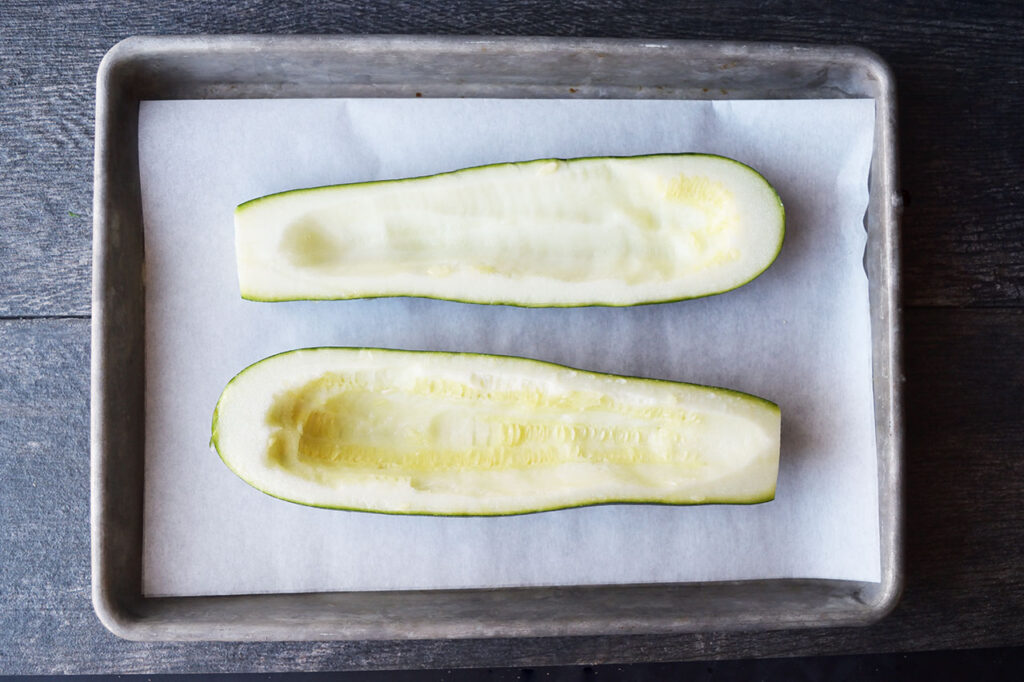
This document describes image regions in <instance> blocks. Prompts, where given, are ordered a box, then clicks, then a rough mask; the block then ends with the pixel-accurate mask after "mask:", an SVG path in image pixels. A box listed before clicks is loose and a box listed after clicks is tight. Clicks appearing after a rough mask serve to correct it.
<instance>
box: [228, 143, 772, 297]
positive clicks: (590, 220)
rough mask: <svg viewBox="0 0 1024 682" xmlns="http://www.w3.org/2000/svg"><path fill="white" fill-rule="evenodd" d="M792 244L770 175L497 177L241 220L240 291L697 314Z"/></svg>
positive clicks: (518, 166)
mask: <svg viewBox="0 0 1024 682" xmlns="http://www.w3.org/2000/svg"><path fill="white" fill-rule="evenodd" d="M784 231H785V216H784V211H783V207H782V202H781V201H780V199H779V196H778V194H777V193H776V192H775V190H774V189H773V188H772V187H771V185H769V184H768V182H767V181H766V180H765V179H764V178H763V177H762V176H761V175H760V174H758V173H757V171H755V170H753V169H752V168H750V167H749V166H745V165H743V164H742V163H739V162H737V161H733V160H731V159H727V158H724V157H721V156H711V155H704V154H662V155H654V156H634V157H592V158H580V159H571V160H559V159H541V160H538V161H528V162H524V163H500V164H494V165H490V166H480V167H477V168H467V169H463V170H459V171H455V172H451V173H442V174H440V175H431V176H427V177H420V178H409V179H403V180H386V181H380V182H364V183H357V184H350V185H334V186H329V187H317V188H312V189H300V190H294V191H290V192H282V193H279V194H272V195H270V196H266V197H262V198H259V199H253V200H252V201H248V202H246V203H244V204H241V205H240V206H238V208H237V209H236V210H235V244H236V256H237V262H238V279H239V286H240V289H241V293H242V297H243V298H246V299H250V300H256V301H284V300H297V299H347V298H366V297H380V296H422V297H427V298H443V299H450V300H455V301H465V302H471V303H504V304H510V305H518V306H584V305H610V306H622V305H635V304H639V303H656V302H663V301H672V300H680V299H687V298H696V297H700V296H708V295H711V294H716V293H722V292H725V291H729V290H731V289H735V288H736V287H739V286H741V285H743V284H745V283H747V282H749V281H750V280H752V279H754V278H755V277H757V276H758V275H759V274H760V273H761V272H763V271H764V270H765V269H766V268H767V267H768V266H769V265H771V263H772V261H774V260H775V257H776V256H777V255H778V253H779V250H780V249H781V247H782V239H783V234H784Z"/></svg>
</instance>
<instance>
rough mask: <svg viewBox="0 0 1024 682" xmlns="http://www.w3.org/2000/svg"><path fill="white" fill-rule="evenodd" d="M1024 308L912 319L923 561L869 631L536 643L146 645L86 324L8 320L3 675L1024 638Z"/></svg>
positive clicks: (917, 549) (917, 528)
mask: <svg viewBox="0 0 1024 682" xmlns="http://www.w3.org/2000/svg"><path fill="white" fill-rule="evenodd" d="M1022 346H1024V311H1021V310H957V309H926V310H911V311H909V312H908V313H907V316H906V347H907V349H908V352H907V364H906V376H907V383H906V396H907V452H906V481H907V483H906V488H907V497H906V499H907V533H906V538H907V550H906V556H907V562H906V563H907V565H906V574H907V578H906V589H905V592H904V597H903V600H902V601H901V603H900V605H899V606H898V607H897V609H896V611H895V612H894V613H893V614H892V615H891V616H889V617H888V618H887V619H885V620H883V621H882V622H881V623H879V624H877V625H875V626H871V627H867V628H843V629H828V630H826V629H821V630H795V631H786V632H767V633H708V634H702V635H693V636H682V637H680V636H671V637H670V636H638V637H575V638H553V639H527V640H470V641H447V642H444V641H440V642H438V641H426V642H369V643H368V642H355V643H347V642H314V643H261V644H224V643H172V644H140V643H133V642H126V641H122V640H119V639H117V638H115V637H114V636H113V635H111V634H109V633H108V632H107V631H106V630H104V629H103V627H102V625H100V623H99V621H98V620H96V618H95V617H94V615H93V613H92V607H91V604H90V589H89V538H88V533H89V522H88V384H89V378H88V350H89V324H88V321H86V320H17V321H13V320H10V321H0V414H2V415H4V424H3V426H2V427H0V471H3V472H4V474H3V476H0V501H2V504H3V509H2V512H0V514H2V518H3V525H2V526H0V543H2V546H3V551H2V552H0V673H21V674H43V673H93V672H107V673H111V672H116V673H128V672H134V673H155V672H196V671H204V672H213V671H221V672H228V671H234V672H238V671H263V672H270V671H285V670H296V669H302V670H336V669H354V668H375V667H392V668H394V667H398V668H402V667H410V666H416V667H424V668H430V667H437V668H443V667H470V666H536V665H543V664H571V663H586V664H593V663H611V662H629V661H673V660H684V659H711V658H746V657H755V656H757V657H767V656H794V655H812V654H818V655H820V654H824V653H829V654H839V653H864V652H882V651H913V650H924V649H942V648H970V647H991V646H1011V645H1018V646H1019V645H1020V644H1021V643H1024V620H1022V619H1021V618H1020V613H1022V612H1024V574H1022V571H1021V566H1022V565H1024V486H1022V484H1021V481H1024V458H1022V457H1021V456H1020V452H1021V444H1022V443H1024V426H1022V425H1024V419H1022V417H1024V414H1022V408H1021V405H1024V356H1022V355H1021V353H1020V348H1021V347H1022Z"/></svg>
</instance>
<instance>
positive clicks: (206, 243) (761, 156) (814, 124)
mask: <svg viewBox="0 0 1024 682" xmlns="http://www.w3.org/2000/svg"><path fill="white" fill-rule="evenodd" d="M873 123H874V109H873V101H872V100H815V101H729V102H681V101H652V100H614V101H608V100H600V101H596V100H480V99H471V100H443V99H439V100H433V99H409V100H404V99H389V100H373V99H354V100H264V101H255V100H236V101H161V102H143V103H142V105H141V110H140V128H139V146H140V149H139V153H140V169H141V175H142V199H143V213H144V220H145V239H146V285H147V288H146V335H147V341H146V343H147V346H146V364H147V369H146V372H147V396H146V434H147V442H146V472H145V480H146V484H145V507H144V548H143V590H144V592H145V594H147V595H149V596H163V595H167V596H171V595H173V596H184V595H205V594H240V593H260V592H296V591H320V590H372V589H413V588H428V589H429V588H455V587H496V586H527V585H566V584H607V583H645V582H680V581H700V580H733V579H754V578H799V577H802V578H842V579H852V580H864V581H874V582H877V581H878V580H879V571H880V569H879V538H878V504H877V475H876V468H875V466H876V465H875V462H876V453H875V448H874V422H873V413H872V405H873V400H872V394H871V363H870V352H871V350H870V349H871V346H870V328H869V313H868V297H867V280H866V277H865V274H864V271H863V266H862V259H863V251H864V242H865V233H864V227H863V215H864V211H865V208H866V206H867V174H868V168H869V164H870V157H871V148H872V134H873ZM670 151H702V152H710V153H718V154H724V155H726V156H731V157H733V158H737V159H739V160H741V161H743V162H745V163H749V164H751V165H752V166H754V167H755V168H758V169H759V170H760V171H761V172H762V173H764V174H765V176H766V177H767V178H768V179H769V180H770V181H771V182H772V183H773V185H775V187H776V188H777V189H778V190H779V192H780V194H781V196H782V198H783V201H784V202H785V204H786V210H787V237H786V243H785V245H784V247H783V251H782V253H781V254H780V256H779V259H778V260H777V262H776V263H775V264H774V265H773V266H772V268H770V269H769V270H768V272H766V273H765V274H764V275H762V276H761V277H760V278H758V279H757V280H755V281H754V282H753V283H751V284H749V285H747V286H745V287H743V288H741V289H739V290H737V291H734V292H730V293H727V294H724V295H720V296H715V297H712V298H708V299H703V300H698V301H687V302H680V303H672V304H663V305H655V306H642V307H636V308H625V309H609V308H585V309H568V310H565V309H550V310H545V309H541V310H524V309H517V308H512V307H503V306H477V305H468V304H458V303H450V302H444V301H428V300H422V299H386V300H373V301H338V302H293V303H275V304H267V303H255V302H248V301H243V300H241V298H240V297H239V295H238V287H237V282H236V279H235V266H234V250H233V231H232V211H233V208H234V206H235V205H236V204H238V203H240V202H242V201H245V200H247V199H250V198H253V197H256V196H260V195H263V194H267V193H270V192H275V191H281V190H284V189H291V188H295V187H302V186H314V185H322V184H329V183H335V182H350V181H361V180H374V179H382V178H390V177H403V176H410V175H421V174H428V173H434V172H440V171H446V170H453V169H456V168H460V167H466V166H472V165H478V164H484V163H492V162H497V161H512V160H525V159H531V158H539V157H548V156H556V157H572V156H587V155H613V154H642V153H656V152H670ZM313 345H354V346H384V347H396V348H410V349H434V350H460V351H474V352H488V353H505V354H514V355H523V356H528V357H536V358H539V359H543V360H550V361H554V362H560V363H563V364H569V365H573V366H577V367H581V368H584V369H590V370H598V371H609V372H617V373H623V374H632V375H639V376H650V377H658V378H668V379H677V380H685V381H693V382H697V383H706V384H712V385H720V386H727V387H730V388H735V389H739V390H744V391H748V392H751V393H755V394H758V395H762V396H764V397H767V398H769V399H771V400H773V401H775V402H777V403H778V404H779V405H780V407H781V408H782V414H783V444H782V465H781V470H780V477H779V486H778V493H777V499H776V500H775V501H774V502H771V503H768V504H763V505H757V506H752V507H728V506H718V507H700V508H685V507H655V506H639V505H630V506H625V505H610V506H604V507H594V508H587V509H577V510H566V511H559V512H551V513H544V514H536V515H529V516H520V517H508V518H465V519H464V518H451V519H444V518H419V517H392V516H381V515H373V514H361V513H352V512H335V511H326V510H319V509H310V508H305V507H300V506H297V505H292V504H289V503H286V502H282V501H279V500H276V499H273V498H270V497H268V496H266V495H263V494H262V493H259V492H258V491H256V490H254V489H252V488H250V487H249V486H247V485H246V484H245V483H244V482H242V481H241V480H239V479H238V478H237V477H235V476H234V474H232V473H231V472H230V471H228V470H227V468H226V467H224V466H223V464H221V462H220V460H219V459H218V458H217V456H216V455H215V454H213V453H212V452H211V451H210V450H209V449H208V441H209V435H210V434H209V426H210V417H211V415H212V411H213V407H214V405H215V403H216V400H217V397H218V396H219V394H220V391H221V389H222V388H223V386H224V385H225V384H226V383H227V381H228V380H230V378H231V377H232V376H233V375H234V374H235V373H236V372H237V371H239V370H240V369H242V368H243V367H245V366H246V365H248V364H250V363H251V362H254V361H256V360H259V359H261V358H263V357H265V356H267V355H270V354H273V353H276V352H280V351H282V350H286V349H290V348H296V347H303V346H313Z"/></svg>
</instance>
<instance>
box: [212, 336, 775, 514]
mask: <svg viewBox="0 0 1024 682" xmlns="http://www.w3.org/2000/svg"><path fill="white" fill-rule="evenodd" d="M779 432H780V413H779V408H778V407H777V406H776V405H774V404H773V403H770V402H768V401H767V400H763V399H761V398H757V397H754V396H751V395H747V394H744V393H738V392H736V391H729V390H725V389H719V388H709V387H704V386H695V385H692V384H683V383H676V382H670V381H660V380H652V379H637V378H628V377H622V376H616V375H610V374H598V373H594V372H586V371H581V370H576V369H571V368H569V367H563V366H561V365H554V364H550V363H546V362H540V361H536V360H526V359H523V358H513V357H504V356H494V355H476V354H468V353H440V352H425V351H420V352H417V351H393V350H381V349H358V348H310V349H303V350H295V351H289V352H286V353H282V354H280V355H274V356H271V357H269V358H267V359H265V360H262V361H260V362H257V363H255V364H253V365H251V366H249V367H248V368H246V369H245V370H243V371H242V372H240V373H239V374H238V375H237V376H235V378H234V379H232V380H231V382H230V383H229V384H228V385H227V387H226V388H225V389H224V391H223V393H222V394H221V397H220V400H219V402H218V403H217V407H216V410H215V412H214V415H213V435H212V441H211V442H212V445H213V446H214V447H215V448H216V450H217V452H218V453H219V454H220V457H221V459H223V461H224V463H225V464H226V465H227V466H228V467H229V468H230V469H231V470H232V471H234V472H235V473H236V474H237V475H238V476H239V477H241V478H242V479H243V480H244V481H246V482H247V483H249V484H250V485H252V486H253V487H255V488H257V489H259V490H262V491H263V492H265V493H267V494H269V495H272V496H274V497H279V498H282V499H285V500H289V501H292V502H297V503H299V504H305V505H311V506H316V507H328V508H334V509H350V510H361V511H373V512H386V513H395V514H432V515H444V516H461V515H480V516H483V515H502V514H523V513H529V512H536V511H545V510H552V509H560V508H565V507H579V506H585V505H592V504H604V503H612V502H644V503H664V504H709V503H742V504H747V503H756V502H765V501H768V500H771V499H773V498H774V495H775V481H776V476H777V473H778V465H779Z"/></svg>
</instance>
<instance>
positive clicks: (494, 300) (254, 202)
mask: <svg viewBox="0 0 1024 682" xmlns="http://www.w3.org/2000/svg"><path fill="white" fill-rule="evenodd" d="M669 158H694V159H715V160H719V161H722V162H727V163H729V164H732V165H735V166H736V167H738V168H741V169H743V170H744V171H745V172H747V173H750V174H751V175H753V176H756V177H757V178H759V179H760V180H761V181H762V182H763V183H764V186H765V187H766V188H767V189H769V190H770V192H771V197H772V204H773V205H772V208H773V210H774V211H776V212H777V220H778V226H777V227H778V232H777V238H776V240H775V242H774V245H773V247H772V248H771V249H770V257H768V258H766V259H765V261H764V263H763V265H762V266H761V267H759V268H758V269H756V270H753V271H751V272H750V273H749V276H747V277H746V279H743V280H742V281H738V282H733V283H731V284H729V285H728V286H724V287H721V288H714V289H712V290H706V291H701V292H699V293H694V294H692V295H670V296H660V297H653V298H650V299H648V300H626V301H619V300H614V299H610V298H598V299H595V300H573V301H557V300H552V301H536V302H535V301H527V300H523V299H521V298H517V297H515V296H480V295H479V294H478V293H476V292H475V291H473V290H469V289H467V290H465V291H464V293H458V294H450V295H449V294H445V295H434V294H430V293H404V292H387V293H356V294H338V293H332V294H329V295H327V294H303V295H301V296H295V295H280V296H273V295H258V294H252V293H249V292H247V291H245V290H244V289H243V291H242V294H241V295H242V298H243V299H245V300H249V301H255V302H264V303H277V302H284V301H294V300H310V301H339V300H353V299H361V298H366V299H374V298H396V297H414V298H424V299H432V300H447V301H454V302H460V303H474V304H482V305H506V306H515V307H520V308H578V307H630V306H635V305H652V304H659V303H674V302H679V301H685V300H692V299H696V298H704V297H707V296H715V295H718V294H723V293H727V292H729V291H733V290H735V289H738V288H740V287H742V286H744V285H746V284H748V283H750V282H752V281H753V280H755V279H757V278H758V277H759V276H761V275H762V274H763V273H764V272H765V271H766V270H768V268H769V267H770V266H771V265H772V263H774V262H775V260H776V259H777V257H778V255H779V253H781V251H782V246H783V243H784V240H785V232H786V230H785V224H786V212H785V206H784V204H783V202H782V198H781V197H780V196H779V193H778V191H777V190H776V189H775V188H774V187H773V186H772V185H771V184H770V183H769V182H768V181H767V179H765V178H764V176H763V175H762V174H761V173H760V172H758V171H757V170H756V169H754V168H752V167H751V166H749V165H747V164H745V163H742V162H740V161H737V160H735V159H731V158H729V157H725V156H721V155H716V154H699V153H682V154H669V153H666V154H646V155H638V156H588V157H578V158H571V159H558V158H543V159H534V160H530V161H523V162H514V163H508V162H502V163H494V164H485V165H480V166H473V167H470V168H462V169H459V170H454V171H448V172H444V173H436V174H432V175H421V176H414V177H408V178H397V179H389V180H374V181H366V182H356V183H347V184H343V185H321V186H318V187H308V188H300V189H293V190H286V191H282V192H275V193H272V194H268V195H265V196H262V197H257V198H254V199H250V200H249V201H246V202H243V203H242V204H239V205H238V206H237V208H236V209H235V215H236V217H237V216H240V215H243V214H245V213H246V212H247V211H248V210H249V209H252V208H254V207H258V206H261V205H264V204H266V203H267V202H272V201H274V200H275V199H279V198H283V197H295V196H300V195H307V194H308V195H315V194H317V193H320V192H329V191H334V190H338V189H341V188H346V189H355V188H360V187H362V188H369V187H377V186H387V185H393V186H398V185H402V184H404V183H415V182H417V181H422V180H429V179H433V178H441V177H453V176H459V175H461V174H465V173H472V172H475V171H479V170H482V169H494V168H500V167H503V166H516V167H520V168H525V167H530V166H542V165H544V164H550V163H553V162H554V163H566V164H572V163H577V162H587V161H616V160H625V161H632V160H643V159H669Z"/></svg>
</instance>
